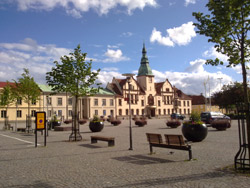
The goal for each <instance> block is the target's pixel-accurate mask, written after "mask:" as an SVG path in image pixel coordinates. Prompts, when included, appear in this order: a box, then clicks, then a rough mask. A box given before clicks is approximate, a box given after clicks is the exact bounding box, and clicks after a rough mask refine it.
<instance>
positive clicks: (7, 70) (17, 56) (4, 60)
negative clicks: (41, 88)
mask: <svg viewBox="0 0 250 188" xmlns="http://www.w3.org/2000/svg"><path fill="white" fill-rule="evenodd" d="M0 51H1V52H0V80H1V81H5V80H10V81H11V80H12V79H17V78H18V77H20V75H21V74H22V72H23V68H28V69H29V70H30V73H31V75H32V76H34V78H35V80H36V81H37V82H38V83H45V74H46V72H48V71H50V70H51V67H52V62H53V61H55V60H59V59H60V57H61V56H62V55H67V54H69V53H70V52H71V50H70V49H66V48H58V47H56V46H55V45H51V44H49V45H39V44H37V42H36V41H35V40H33V39H31V38H26V39H24V40H23V41H21V42H20V43H0Z"/></svg>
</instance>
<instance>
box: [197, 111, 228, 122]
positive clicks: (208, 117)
mask: <svg viewBox="0 0 250 188" xmlns="http://www.w3.org/2000/svg"><path fill="white" fill-rule="evenodd" d="M216 119H229V120H230V117H228V116H226V115H225V114H223V113H221V112H202V113H201V121H203V122H204V123H206V124H211V123H212V121H214V120H216Z"/></svg>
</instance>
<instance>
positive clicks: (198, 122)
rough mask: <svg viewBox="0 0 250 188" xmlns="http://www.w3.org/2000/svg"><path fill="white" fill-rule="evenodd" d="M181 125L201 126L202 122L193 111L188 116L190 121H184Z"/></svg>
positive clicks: (198, 115)
mask: <svg viewBox="0 0 250 188" xmlns="http://www.w3.org/2000/svg"><path fill="white" fill-rule="evenodd" d="M183 124H187V125H188V124H195V125H201V124H203V122H202V121H201V116H200V114H199V113H198V112H196V111H193V112H192V113H191V115H190V121H185V122H184V123H183Z"/></svg>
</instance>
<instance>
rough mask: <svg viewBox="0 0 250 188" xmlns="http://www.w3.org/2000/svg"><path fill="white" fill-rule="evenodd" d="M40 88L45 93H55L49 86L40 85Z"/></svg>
mask: <svg viewBox="0 0 250 188" xmlns="http://www.w3.org/2000/svg"><path fill="white" fill-rule="evenodd" d="M38 86H39V88H40V89H41V90H42V91H43V92H53V91H52V88H51V87H50V86H48V85H42V84H38Z"/></svg>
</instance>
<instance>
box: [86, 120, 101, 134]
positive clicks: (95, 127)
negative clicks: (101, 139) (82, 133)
mask: <svg viewBox="0 0 250 188" xmlns="http://www.w3.org/2000/svg"><path fill="white" fill-rule="evenodd" d="M103 127H104V123H103V122H102V121H101V122H89V129H90V130H91V131H92V132H100V131H101V130H102V129H103Z"/></svg>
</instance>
